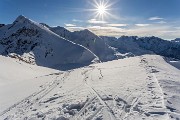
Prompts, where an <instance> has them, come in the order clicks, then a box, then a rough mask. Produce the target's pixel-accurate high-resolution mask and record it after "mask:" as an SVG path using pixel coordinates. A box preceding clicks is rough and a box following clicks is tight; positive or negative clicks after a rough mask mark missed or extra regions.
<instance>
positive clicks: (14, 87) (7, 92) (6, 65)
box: [0, 55, 60, 112]
mask: <svg viewBox="0 0 180 120" xmlns="http://www.w3.org/2000/svg"><path fill="white" fill-rule="evenodd" d="M59 72H60V71H57V70H53V69H48V68H43V67H38V66H35V65H30V64H27V63H24V62H22V61H19V60H16V59H12V58H10V57H4V56H1V55H0V112H2V110H4V109H6V108H7V107H9V106H11V105H13V104H14V103H16V102H19V101H20V100H21V99H24V98H25V97H27V95H28V94H32V93H33V92H35V90H38V89H36V87H37V88H38V86H39V85H41V84H44V83H45V82H47V81H48V79H42V80H38V81H37V80H36V78H37V77H41V76H45V75H48V74H52V73H59Z"/></svg>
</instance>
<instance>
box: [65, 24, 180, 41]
mask: <svg viewBox="0 0 180 120" xmlns="http://www.w3.org/2000/svg"><path fill="white" fill-rule="evenodd" d="M128 26H129V25H128ZM140 26H143V27H137V26H129V27H123V28H122V27H119V26H117V27H116V26H107V25H105V26H102V25H101V24H97V25H96V24H91V26H86V27H78V26H76V27H67V29H68V30H70V31H79V30H83V29H89V30H91V31H92V32H94V33H95V34H97V35H99V36H114V37H120V36H122V35H127V36H157V37H161V38H164V39H175V38H178V37H180V36H179V35H180V27H177V28H175V27H173V26H171V25H168V24H150V25H149V24H148V25H144V24H143V25H141V24H140Z"/></svg>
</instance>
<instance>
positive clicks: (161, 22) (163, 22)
mask: <svg viewBox="0 0 180 120" xmlns="http://www.w3.org/2000/svg"><path fill="white" fill-rule="evenodd" d="M155 23H159V24H165V23H167V22H165V21H158V22H155Z"/></svg>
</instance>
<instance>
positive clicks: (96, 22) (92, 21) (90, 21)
mask: <svg viewBox="0 0 180 120" xmlns="http://www.w3.org/2000/svg"><path fill="white" fill-rule="evenodd" d="M87 22H88V23H91V24H105V23H107V22H106V21H99V20H96V19H90V20H88V21H87Z"/></svg>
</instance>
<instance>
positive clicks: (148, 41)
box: [102, 36, 180, 59]
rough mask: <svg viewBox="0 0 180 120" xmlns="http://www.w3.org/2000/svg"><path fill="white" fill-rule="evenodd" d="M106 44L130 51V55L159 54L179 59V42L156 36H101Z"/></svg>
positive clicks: (124, 51) (120, 50)
mask: <svg viewBox="0 0 180 120" xmlns="http://www.w3.org/2000/svg"><path fill="white" fill-rule="evenodd" d="M102 38H103V39H104V40H105V41H106V43H107V44H109V45H110V46H112V47H114V48H117V49H116V50H117V51H118V52H120V53H131V55H143V54H152V53H155V54H159V55H162V56H166V57H173V58H178V59H180V44H178V42H173V41H167V40H163V39H160V38H158V37H140V38H138V37H136V36H122V37H120V38H118V39H116V38H112V37H102Z"/></svg>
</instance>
